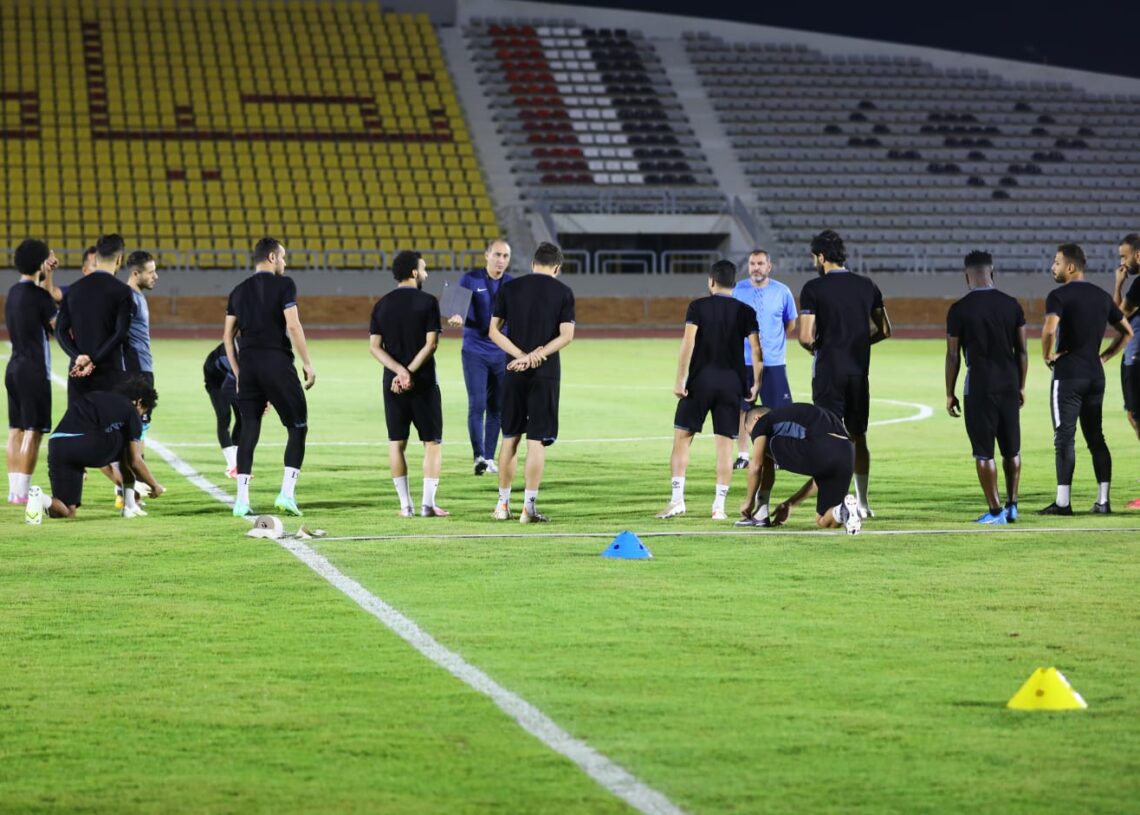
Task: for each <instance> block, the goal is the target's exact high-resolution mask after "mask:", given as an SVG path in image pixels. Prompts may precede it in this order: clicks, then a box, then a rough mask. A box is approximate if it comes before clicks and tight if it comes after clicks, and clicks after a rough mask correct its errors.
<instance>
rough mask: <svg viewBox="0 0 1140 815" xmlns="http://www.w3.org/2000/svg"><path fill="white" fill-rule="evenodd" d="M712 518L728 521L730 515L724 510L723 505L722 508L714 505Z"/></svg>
mask: <svg viewBox="0 0 1140 815" xmlns="http://www.w3.org/2000/svg"><path fill="white" fill-rule="evenodd" d="M712 519H713V520H714V521H727V520H728V515H726V514H725V512H724V507H721V508H720V509H717V508H716V507H713V510H712Z"/></svg>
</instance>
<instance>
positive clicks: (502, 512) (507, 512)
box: [491, 502, 514, 521]
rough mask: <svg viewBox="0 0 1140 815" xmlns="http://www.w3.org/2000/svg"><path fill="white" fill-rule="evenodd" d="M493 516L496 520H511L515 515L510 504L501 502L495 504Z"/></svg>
mask: <svg viewBox="0 0 1140 815" xmlns="http://www.w3.org/2000/svg"><path fill="white" fill-rule="evenodd" d="M491 517H492V518H494V519H495V520H496V521H509V520H510V519H511V518H513V517H514V516H513V515H512V514H511V506H510V504H504V503H501V502H500V503H498V504H495V511H494V512H492V513H491Z"/></svg>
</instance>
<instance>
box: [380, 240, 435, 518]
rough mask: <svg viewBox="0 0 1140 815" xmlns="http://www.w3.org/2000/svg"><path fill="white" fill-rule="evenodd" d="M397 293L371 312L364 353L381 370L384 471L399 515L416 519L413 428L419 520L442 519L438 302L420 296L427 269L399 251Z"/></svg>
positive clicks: (394, 268)
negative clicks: (419, 475) (418, 449)
mask: <svg viewBox="0 0 1140 815" xmlns="http://www.w3.org/2000/svg"><path fill="white" fill-rule="evenodd" d="M392 276H393V277H395V278H396V289H395V291H392V292H389V293H388V294H386V295H384V296H383V297H381V298H380V301H379V302H377V303H376V305H375V306H374V307H373V309H372V320H371V323H370V325H369V328H368V333H369V338H368V348H369V350H370V351H371V352H372V356H373V357H375V358H376V360H377V361H378V362H379V363H380V364H381V365H383V366H384V418H385V420H386V422H387V424H388V466H389V467H390V468H391V470H392V483H393V484H394V485H395V487H396V495H397V496H399V499H400V516H401V517H404V518H411V517H412V516H414V515H415V509H414V508H413V506H412V496H411V490H410V489H409V488H408V459H407V457H406V455H405V452H404V451H405V450H406V449H407V447H408V435H409V432H410V430H411V426H412V425H415V426H416V432H417V433H418V434H419V437H420V441H421V442H423V445H424V485H423V500H422V501H421V502H420V515H421V516H422V517H424V518H442V517H446V516H447V515H448V514H450V513H448V512H447V511H446V510H444V509H441V508H440V507H438V506H436V503H435V495H436V490H437V489H438V488H439V472H440V469H441V468H442V466H443V455H442V448H441V447H440V445H441V444H442V443H443V404H442V401H441V399H440V393H439V382H438V380H437V379H436V375H435V349H436V348H437V347H438V346H439V332H440V324H439V302H438V301H437V300H436V299H435V298H434V297H432V296H431V295H430V294H427V293H426V292H424V291H422V289H423V285H424V281H425V280H427V270H426V264H425V263H424V259H423V257H421V256H420V253H419V252H408V251H404V252H400V254H398V255H396V259H395V261H394V262H393V263H392Z"/></svg>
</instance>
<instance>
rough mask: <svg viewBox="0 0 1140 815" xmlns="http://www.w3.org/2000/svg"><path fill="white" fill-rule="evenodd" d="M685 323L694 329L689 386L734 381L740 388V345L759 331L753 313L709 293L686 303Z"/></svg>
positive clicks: (729, 297) (733, 300)
mask: <svg viewBox="0 0 1140 815" xmlns="http://www.w3.org/2000/svg"><path fill="white" fill-rule="evenodd" d="M685 322H686V323H688V324H690V325H695V326H696V327H697V339H696V344H695V345H694V346H693V356H692V359H691V360H690V361H689V383H690V385H692V386H694V387H698V388H699V387H702V386H705V385H708V386H720V385H721V384H722V383H729V382H738V383H740V384H741V386H742V387H743V384H744V382H743V380H742V379H741V366H740V343H741V341H742V340H744V339H747V338H748V336H749V335H751V334H756V333H758V332H759V328H758V326H757V324H756V311H755V310H754V309H753V308H752V307H751V306H748V305H747V304H745V303H742V302H741V301H740V300H737V299H736V298H734V297H732V295H728V294H711V295H709V296H708V297H701V298H699V299H697V300H694V301H692V302H691V303H689V308H688V309H687V310H686V311H685Z"/></svg>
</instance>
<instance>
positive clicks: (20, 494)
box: [16, 473, 32, 498]
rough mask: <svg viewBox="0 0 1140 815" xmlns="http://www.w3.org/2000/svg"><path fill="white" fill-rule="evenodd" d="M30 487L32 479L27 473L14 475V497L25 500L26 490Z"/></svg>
mask: <svg viewBox="0 0 1140 815" xmlns="http://www.w3.org/2000/svg"><path fill="white" fill-rule="evenodd" d="M31 486H32V477H31V475H29V474H28V473H16V497H17V498H27V497H28V489H29V488H30V487H31Z"/></svg>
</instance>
